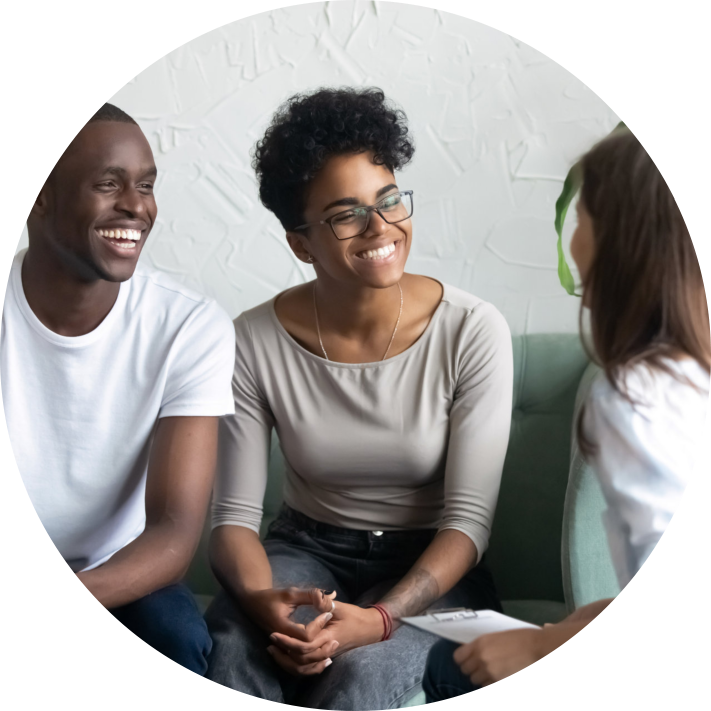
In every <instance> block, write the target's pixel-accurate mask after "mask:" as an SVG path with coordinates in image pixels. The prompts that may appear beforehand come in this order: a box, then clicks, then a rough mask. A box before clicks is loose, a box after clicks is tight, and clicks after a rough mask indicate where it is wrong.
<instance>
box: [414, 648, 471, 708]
mask: <svg viewBox="0 0 711 711" xmlns="http://www.w3.org/2000/svg"><path fill="white" fill-rule="evenodd" d="M459 646H460V645H458V644H457V643H456V642H450V641H449V640H448V639H441V640H440V641H439V642H437V644H435V645H433V646H432V648H431V649H430V653H429V655H428V657H427V666H426V667H425V677H424V679H423V680H422V688H423V689H424V691H425V698H426V699H427V703H428V704H433V703H434V702H435V701H444V700H445V699H451V698H452V697H453V696H461V695H462V694H468V693H469V692H470V691H476V689H478V688H479V687H478V686H475V685H474V684H472V682H471V680H470V679H469V677H468V676H466V675H465V674H462V672H461V671H460V669H459V666H458V665H457V663H456V662H455V661H454V659H453V658H452V655H453V654H454V650H455V649H456V648H457V647H459Z"/></svg>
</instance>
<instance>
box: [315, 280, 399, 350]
mask: <svg viewBox="0 0 711 711" xmlns="http://www.w3.org/2000/svg"><path fill="white" fill-rule="evenodd" d="M397 288H398V289H400V311H399V312H398V315H397V321H396V322H395V328H394V329H393V335H392V336H390V343H388V347H387V348H386V349H385V354H384V355H383V357H382V358H381V360H385V359H386V358H387V357H388V353H390V346H392V344H393V341H394V340H395V334H396V333H397V327H398V326H399V325H400V317H401V316H402V304H403V297H402V287H401V286H400V282H398V283H397ZM313 296H314V316H315V317H316V333H317V334H318V342H319V344H320V345H321V350H322V351H323V357H324V358H325V359H326V360H330V358H329V357H328V353H326V349H325V348H324V347H323V341H322V340H321V327H320V326H319V323H318V307H317V306H316V282H314V288H313Z"/></svg>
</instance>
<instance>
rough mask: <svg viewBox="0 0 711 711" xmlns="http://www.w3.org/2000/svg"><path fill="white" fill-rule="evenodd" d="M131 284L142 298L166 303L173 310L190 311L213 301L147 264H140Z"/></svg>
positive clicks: (133, 289)
mask: <svg viewBox="0 0 711 711" xmlns="http://www.w3.org/2000/svg"><path fill="white" fill-rule="evenodd" d="M129 283H130V286H131V289H132V291H136V292H137V293H139V294H140V295H141V296H142V297H144V298H145V297H146V296H148V297H149V298H154V299H157V300H160V301H165V302H166V304H168V305H170V306H172V307H173V308H187V309H190V308H195V305H199V304H205V303H209V302H211V301H213V299H210V298H209V297H207V296H205V295H204V294H201V293H199V292H197V291H195V290H193V289H191V288H189V287H187V286H185V285H184V284H181V283H180V282H179V281H178V280H177V279H174V278H173V277H171V276H170V275H169V274H166V273H165V272H162V271H159V270H158V269H153V268H152V267H149V266H147V265H145V264H138V266H137V267H136V271H135V272H134V273H133V276H132V277H131V279H130V282H129Z"/></svg>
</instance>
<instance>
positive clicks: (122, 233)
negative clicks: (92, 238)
mask: <svg viewBox="0 0 711 711" xmlns="http://www.w3.org/2000/svg"><path fill="white" fill-rule="evenodd" d="M97 232H98V233H99V237H108V239H128V240H132V241H133V242H138V240H140V239H141V231H140V230H97ZM127 246H128V245H127ZM131 246H133V245H131Z"/></svg>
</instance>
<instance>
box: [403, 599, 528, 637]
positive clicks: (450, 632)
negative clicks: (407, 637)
mask: <svg viewBox="0 0 711 711" xmlns="http://www.w3.org/2000/svg"><path fill="white" fill-rule="evenodd" d="M400 622H404V623H405V624H408V625H411V626H412V627H417V628H418V629H421V630H424V631H425V632H430V633H431V634H436V635H438V636H439V637H444V639H448V640H450V641H451V642H458V643H459V644H467V643H468V642H473V641H474V640H475V639H476V638H477V637H481V636H482V635H485V634H490V633H491V632H505V631H506V630H516V629H527V628H528V629H539V627H538V626H537V625H532V624H530V623H529V622H523V621H522V620H517V619H516V618H514V617H509V616H508V615H502V614H501V613H500V612H496V611H494V610H470V609H468V608H466V607H456V608H451V609H447V610H432V611H431V612H429V613H425V614H424V615H418V616H417V617H402V618H401V619H400Z"/></svg>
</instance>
